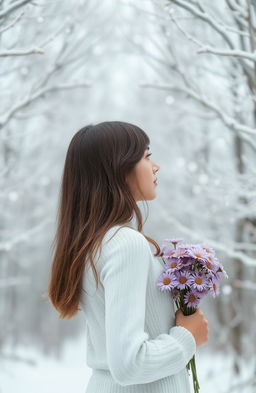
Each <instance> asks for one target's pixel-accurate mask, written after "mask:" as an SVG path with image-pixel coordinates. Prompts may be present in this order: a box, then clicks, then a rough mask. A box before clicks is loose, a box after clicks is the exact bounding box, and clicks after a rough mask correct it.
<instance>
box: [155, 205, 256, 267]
mask: <svg viewBox="0 0 256 393" xmlns="http://www.w3.org/2000/svg"><path fill="white" fill-rule="evenodd" d="M159 213H160V215H162V216H163V220H164V221H165V222H168V224H169V223H170V224H172V225H174V226H175V227H176V228H177V229H179V230H180V231H181V232H182V233H184V234H185V235H187V236H188V237H189V238H191V239H196V240H200V241H203V242H205V243H207V244H210V245H211V247H213V248H214V249H216V250H219V251H221V252H223V253H224V254H225V255H227V256H228V257H230V258H235V259H237V260H238V261H240V262H241V263H243V264H245V265H247V266H253V267H256V261H255V258H250V257H249V256H248V255H246V254H244V253H242V252H238V251H235V250H232V249H231V248H230V247H228V246H227V245H226V244H223V243H221V242H218V241H216V240H213V239H209V238H207V237H206V236H205V234H203V233H199V232H197V231H196V230H195V228H192V229H190V228H188V227H186V226H184V225H183V224H181V223H180V222H179V221H178V220H176V219H175V218H174V217H171V216H170V215H169V216H168V217H167V216H166V214H164V212H162V211H160V212H159Z"/></svg>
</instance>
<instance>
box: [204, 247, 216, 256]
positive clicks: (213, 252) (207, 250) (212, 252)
mask: <svg viewBox="0 0 256 393" xmlns="http://www.w3.org/2000/svg"><path fill="white" fill-rule="evenodd" d="M202 249H203V250H204V251H205V252H206V253H207V254H211V255H213V256H214V255H215V251H214V249H213V248H212V247H208V246H206V245H202Z"/></svg>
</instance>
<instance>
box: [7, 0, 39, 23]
mask: <svg viewBox="0 0 256 393" xmlns="http://www.w3.org/2000/svg"><path fill="white" fill-rule="evenodd" d="M32 1H33V0H20V1H15V2H14V3H12V4H11V5H10V6H9V7H7V8H5V9H3V10H2V11H0V19H1V18H4V17H6V16H8V15H9V14H10V13H11V12H13V11H15V10H16V9H18V8H20V7H22V6H23V5H25V4H27V3H32Z"/></svg>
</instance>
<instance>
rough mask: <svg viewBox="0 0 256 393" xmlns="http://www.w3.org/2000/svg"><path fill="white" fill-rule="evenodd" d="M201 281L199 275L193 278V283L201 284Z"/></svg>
mask: <svg viewBox="0 0 256 393" xmlns="http://www.w3.org/2000/svg"><path fill="white" fill-rule="evenodd" d="M202 282H203V279H202V278H200V277H196V279H195V283H196V284H199V285H201V284H202Z"/></svg>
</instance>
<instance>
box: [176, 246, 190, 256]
mask: <svg viewBox="0 0 256 393" xmlns="http://www.w3.org/2000/svg"><path fill="white" fill-rule="evenodd" d="M173 256H174V257H176V258H184V257H188V256H189V253H188V249H187V247H178V248H176V250H174V254H173Z"/></svg>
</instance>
